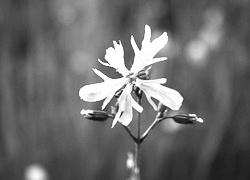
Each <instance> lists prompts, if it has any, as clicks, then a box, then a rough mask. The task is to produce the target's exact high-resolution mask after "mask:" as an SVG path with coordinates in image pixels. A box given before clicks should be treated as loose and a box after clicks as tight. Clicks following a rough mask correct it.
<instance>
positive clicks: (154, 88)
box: [139, 82, 183, 110]
mask: <svg viewBox="0 0 250 180" xmlns="http://www.w3.org/2000/svg"><path fill="white" fill-rule="evenodd" d="M139 88H141V89H142V90H143V92H144V93H145V94H146V95H147V96H149V97H153V98H155V99H157V100H158V101H160V102H161V103H162V104H164V105H165V106H167V107H169V108H170V109H172V110H178V109H179V108H180V107H181V105H182V101H183V97H182V96H181V95H180V93H179V92H178V91H176V90H174V89H170V88H168V87H165V86H162V85H160V84H159V83H152V82H149V83H147V82H142V83H141V84H140V86H139Z"/></svg>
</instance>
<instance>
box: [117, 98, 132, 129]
mask: <svg viewBox="0 0 250 180" xmlns="http://www.w3.org/2000/svg"><path fill="white" fill-rule="evenodd" d="M131 99H132V97H131V96H130V94H129V95H128V96H126V99H125V101H124V107H125V109H124V111H123V113H122V115H121V117H120V119H119V122H120V123H122V124H123V125H124V126H128V125H129V124H130V122H131V121H132V119H133V109H132V101H131Z"/></svg>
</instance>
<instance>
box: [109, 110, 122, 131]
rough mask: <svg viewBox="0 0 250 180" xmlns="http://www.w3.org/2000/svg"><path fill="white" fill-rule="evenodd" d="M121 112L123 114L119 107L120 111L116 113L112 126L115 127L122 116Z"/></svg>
mask: <svg viewBox="0 0 250 180" xmlns="http://www.w3.org/2000/svg"><path fill="white" fill-rule="evenodd" d="M121 114H122V111H121V110H120V109H119V110H118V112H117V113H116V115H115V118H114V120H113V122H112V125H111V128H113V127H114V126H115V125H116V123H117V121H118V119H119V118H120V116H121Z"/></svg>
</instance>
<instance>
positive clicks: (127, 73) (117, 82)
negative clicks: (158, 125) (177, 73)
mask: <svg viewBox="0 0 250 180" xmlns="http://www.w3.org/2000/svg"><path fill="white" fill-rule="evenodd" d="M150 39H151V29H150V27H149V26H148V25H146V26H145V34H144V39H143V41H142V47H141V50H140V49H139V48H138V46H137V45H136V42H135V40H134V37H133V36H131V44H132V47H133V50H134V52H135V57H134V63H133V65H132V67H131V69H130V70H128V69H127V68H126V67H125V64H124V50H123V46H122V44H121V42H120V41H119V44H118V43H117V42H115V41H114V42H113V44H114V48H113V47H110V48H108V49H107V50H106V55H105V59H106V61H107V63H105V62H102V61H101V60H99V59H98V61H99V62H100V63H101V64H103V65H105V66H109V67H112V68H114V69H116V71H117V72H119V73H120V74H121V75H122V77H121V78H118V79H111V78H109V77H107V76H106V75H104V74H103V73H102V72H100V71H98V70H97V69H93V71H94V72H95V73H96V74H97V75H98V76H99V77H101V78H102V79H103V80H104V81H103V82H101V83H96V84H90V85H86V86H84V87H82V88H81V89H80V91H79V96H80V97H81V99H83V100H85V101H88V102H95V101H100V100H103V99H105V100H104V102H103V105H102V109H104V108H105V107H106V105H107V104H108V103H109V102H110V100H111V99H112V97H113V96H114V95H115V93H116V92H117V91H118V90H121V89H122V93H121V95H120V97H119V98H118V106H119V108H118V112H117V114H116V116H115V118H114V120H113V123H112V127H114V125H115V124H116V123H117V121H119V122H120V123H122V124H123V125H125V126H127V125H129V123H130V122H131V121H132V117H133V109H132V107H133V108H134V109H136V110H137V111H138V112H140V113H141V112H142V111H143V108H142V107H141V106H140V105H139V104H138V103H137V102H136V101H135V100H134V99H133V98H132V95H131V92H132V90H133V87H134V86H136V87H138V88H140V89H141V90H142V91H143V92H144V93H145V95H146V97H147V100H148V101H149V103H150V104H151V105H152V107H153V108H154V109H155V110H156V111H157V106H156V105H155V103H154V101H153V100H152V97H153V98H155V99H157V100H158V101H160V102H161V103H162V104H163V105H165V106H167V107H169V108H170V109H172V110H178V109H179V108H180V106H181V104H182V101H183V98H182V96H181V95H180V94H179V92H177V91H176V90H173V89H170V88H167V87H165V86H162V85H161V84H164V83H166V81H167V79H165V78H161V79H155V80H142V79H139V77H138V75H139V73H140V72H141V71H145V70H146V68H147V67H149V66H151V65H152V64H154V63H156V62H160V61H164V60H166V59H167V58H166V57H161V58H154V56H155V55H156V54H157V53H158V52H159V51H160V50H161V49H162V48H163V47H164V46H165V45H166V44H167V41H168V36H167V33H166V32H164V33H163V34H162V35H161V36H160V37H158V38H156V39H155V40H153V41H152V42H151V41H150Z"/></svg>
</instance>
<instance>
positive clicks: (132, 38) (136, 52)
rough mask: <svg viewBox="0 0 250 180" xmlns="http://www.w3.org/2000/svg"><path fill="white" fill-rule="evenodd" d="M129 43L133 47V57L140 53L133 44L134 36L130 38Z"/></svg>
mask: <svg viewBox="0 0 250 180" xmlns="http://www.w3.org/2000/svg"><path fill="white" fill-rule="evenodd" d="M130 42H131V45H132V47H133V50H134V52H135V56H136V55H137V54H138V53H139V52H140V50H139V48H138V46H137V44H136V42H135V39H134V36H131V39H130Z"/></svg>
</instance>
